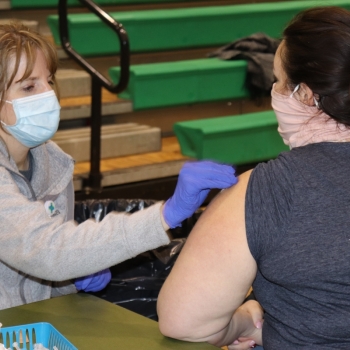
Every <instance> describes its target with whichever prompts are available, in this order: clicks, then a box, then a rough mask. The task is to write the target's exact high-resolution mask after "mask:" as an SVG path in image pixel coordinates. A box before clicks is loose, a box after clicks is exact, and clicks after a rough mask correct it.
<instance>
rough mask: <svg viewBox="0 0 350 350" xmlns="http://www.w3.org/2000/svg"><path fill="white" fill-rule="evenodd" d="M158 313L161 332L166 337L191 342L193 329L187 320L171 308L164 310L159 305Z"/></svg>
mask: <svg viewBox="0 0 350 350" xmlns="http://www.w3.org/2000/svg"><path fill="white" fill-rule="evenodd" d="M157 311H158V324H159V330H160V332H161V333H162V334H163V335H164V336H166V337H169V338H174V339H179V340H190V339H189V337H190V334H189V328H191V327H189V325H188V324H187V322H186V321H185V319H186V318H184V317H181V316H179V315H178V314H177V312H176V311H175V310H171V309H169V307H166V308H162V307H159V305H158V308H157ZM185 324H186V325H185ZM190 341H191V340H190ZM192 341H194V340H192Z"/></svg>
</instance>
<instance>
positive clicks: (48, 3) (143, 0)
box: [11, 0, 193, 9]
mask: <svg viewBox="0 0 350 350" xmlns="http://www.w3.org/2000/svg"><path fill="white" fill-rule="evenodd" d="M192 1H193V0H192ZM94 2H95V3H96V4H98V5H104V6H106V5H128V4H132V5H133V4H152V3H159V2H181V0H94ZM182 2H186V0H183V1H182ZM67 3H68V6H82V5H81V2H80V1H79V0H68V1H67ZM57 5H58V0H11V8H12V9H20V8H52V7H57Z"/></svg>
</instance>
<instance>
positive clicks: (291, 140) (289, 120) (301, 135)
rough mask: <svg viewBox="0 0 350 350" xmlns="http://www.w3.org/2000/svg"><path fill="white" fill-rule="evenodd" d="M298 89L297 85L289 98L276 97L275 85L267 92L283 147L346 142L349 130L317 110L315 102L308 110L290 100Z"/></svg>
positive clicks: (349, 139) (277, 94) (301, 104)
mask: <svg viewBox="0 0 350 350" xmlns="http://www.w3.org/2000/svg"><path fill="white" fill-rule="evenodd" d="M298 88H299V85H297V86H296V88H295V89H294V91H293V92H292V93H291V94H290V95H282V94H280V93H278V92H277V91H276V90H275V84H274V85H273V87H272V90H271V98H272V99H271V104H272V108H273V110H274V111H275V114H276V117H277V121H278V129H277V130H278V132H279V134H280V135H281V137H282V139H283V141H284V143H285V144H286V145H288V146H289V147H290V148H293V147H300V146H305V145H307V144H309V143H318V142H341V141H350V130H349V129H348V128H347V127H346V126H345V125H343V124H338V123H337V122H336V121H335V120H334V119H333V118H331V117H330V116H329V115H327V114H325V113H324V112H323V111H321V110H320V109H318V102H317V100H316V99H315V104H316V106H308V105H305V104H303V103H302V102H299V101H298V100H296V99H295V98H294V96H293V95H294V93H295V92H296V91H297V90H298Z"/></svg>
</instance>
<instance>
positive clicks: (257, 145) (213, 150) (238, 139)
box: [174, 111, 289, 165]
mask: <svg viewBox="0 0 350 350" xmlns="http://www.w3.org/2000/svg"><path fill="white" fill-rule="evenodd" d="M277 125H278V124H277V120H276V116H275V113H274V112H273V111H265V112H257V113H249V114H244V115H238V116H237V115H235V116H230V117H216V118H210V119H203V120H190V121H185V122H178V123H175V124H174V132H175V135H176V137H177V139H178V140H179V143H180V147H181V152H182V154H184V155H186V156H189V157H193V158H196V159H211V160H216V161H219V162H224V163H231V164H236V165H242V164H251V163H257V162H260V161H265V160H268V159H272V158H275V157H277V156H278V155H279V154H280V153H281V152H283V151H287V150H289V148H288V146H286V145H285V144H284V143H283V141H282V138H281V136H280V135H279V133H278V131H277Z"/></svg>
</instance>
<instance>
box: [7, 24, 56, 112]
mask: <svg viewBox="0 0 350 350" xmlns="http://www.w3.org/2000/svg"><path fill="white" fill-rule="evenodd" d="M38 50H39V51H41V52H42V53H43V55H44V57H45V60H46V63H47V68H48V70H49V72H50V73H51V74H52V81H53V83H54V85H53V89H54V90H55V92H56V94H57V96H58V89H57V84H56V80H55V73H56V71H57V67H58V58H57V52H56V48H55V47H54V46H53V45H52V44H51V43H50V42H49V41H48V40H47V39H46V38H44V37H43V36H42V35H40V34H39V33H36V32H34V31H31V30H30V29H29V28H27V27H26V26H24V25H23V24H22V23H20V22H12V23H9V24H4V25H0V110H1V108H2V107H3V104H4V103H5V95H6V92H7V90H8V89H9V87H10V86H11V84H12V82H13V80H14V78H15V76H16V73H17V71H18V67H19V64H20V61H21V59H22V57H25V58H26V61H27V67H26V70H25V72H24V75H23V76H22V78H21V79H20V81H23V80H25V79H27V78H28V77H29V76H30V74H31V73H32V71H33V69H34V65H35V61H36V56H37V51H38ZM10 67H11V68H10Z"/></svg>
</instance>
